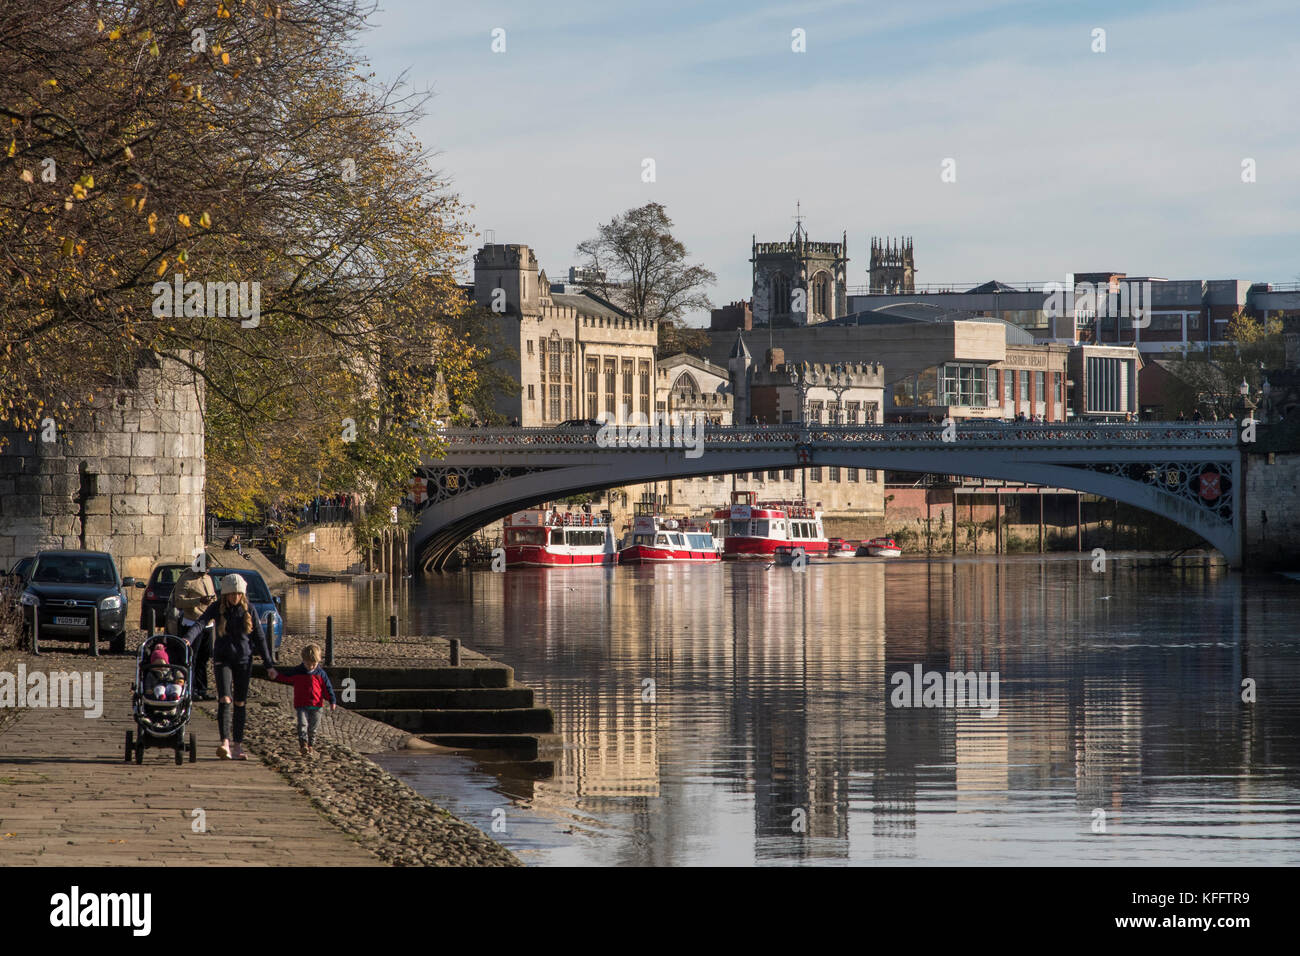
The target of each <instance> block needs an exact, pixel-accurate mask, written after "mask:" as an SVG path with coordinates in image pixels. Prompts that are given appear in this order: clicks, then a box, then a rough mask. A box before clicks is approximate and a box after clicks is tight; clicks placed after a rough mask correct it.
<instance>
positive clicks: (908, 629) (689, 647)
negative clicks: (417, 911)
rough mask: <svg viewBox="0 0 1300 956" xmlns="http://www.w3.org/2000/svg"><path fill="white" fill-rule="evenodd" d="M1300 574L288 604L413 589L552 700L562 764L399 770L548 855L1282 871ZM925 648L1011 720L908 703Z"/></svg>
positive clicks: (798, 584) (1295, 703) (437, 624)
mask: <svg viewBox="0 0 1300 956" xmlns="http://www.w3.org/2000/svg"><path fill="white" fill-rule="evenodd" d="M1297 587H1298V585H1297V584H1296V582H1294V581H1288V580H1286V579H1284V578H1280V577H1251V578H1242V577H1240V576H1236V575H1226V574H1221V573H1215V572H1206V571H1202V570H1196V571H1189V572H1178V571H1173V570H1168V569H1165V570H1157V569H1147V570H1136V569H1134V568H1132V567H1131V566H1130V567H1122V566H1116V565H1115V563H1114V558H1113V556H1112V564H1111V566H1110V568H1109V570H1108V571H1107V572H1106V573H1103V574H1094V573H1092V572H1091V571H1090V569H1089V561H1076V560H1073V559H1066V558H1053V559H1049V560H1040V559H1038V558H1037V557H1036V556H1035V557H1034V558H1032V559H1031V558H1014V557H1012V558H1002V559H993V558H983V559H972V560H965V561H960V560H959V561H954V562H934V563H927V562H913V561H899V562H893V563H885V562H874V561H854V560H841V561H837V562H832V563H828V564H816V565H812V566H810V567H809V568H808V569H807V571H805V572H803V573H799V572H795V571H793V570H791V569H789V568H774V569H771V570H765V569H764V568H763V566H762V565H761V564H747V563H746V564H726V565H721V566H714V567H704V566H700V567H672V566H663V567H638V568H619V569H574V570H570V571H556V570H549V571H548V570H543V569H526V570H519V571H511V572H509V573H506V574H492V573H490V572H481V573H477V572H476V573H466V574H461V575H452V576H446V577H444V578H441V579H437V578H431V579H427V580H415V581H408V582H401V583H399V584H398V585H397V586H396V587H395V588H392V589H388V588H381V587H376V586H356V587H355V588H352V587H349V586H346V585H325V586H312V587H311V588H310V589H303V590H302V591H297V592H290V595H289V596H288V600H287V601H286V606H287V616H288V620H289V625H290V628H291V629H294V630H313V629H314V630H315V631H316V632H317V633H319V632H320V631H321V630H323V627H324V615H325V614H326V613H329V614H333V615H334V617H335V620H336V626H339V627H342V628H347V629H353V628H364V627H372V628H375V629H376V630H379V631H380V632H381V633H382V632H383V631H384V630H385V629H386V627H387V623H386V622H387V617H388V614H389V613H392V612H393V610H394V609H396V613H397V614H398V615H399V617H400V618H401V619H402V621H403V628H404V630H413V631H415V632H424V633H446V634H451V635H458V636H461V637H462V638H463V639H464V640H465V641H466V642H467V643H468V644H469V646H471V647H473V648H474V649H475V650H478V651H480V652H482V653H485V654H487V655H489V656H491V657H495V658H497V659H499V660H502V661H505V662H507V663H509V664H511V665H513V666H514V667H515V669H516V675H517V678H518V679H519V680H520V681H521V682H522V683H525V684H528V685H530V686H532V687H533V688H535V689H536V690H537V692H538V696H539V698H540V700H541V701H542V702H543V703H544V704H545V705H547V706H550V707H552V708H553V709H554V710H555V713H556V724H557V729H558V730H559V731H560V732H561V733H562V734H563V735H564V737H565V738H566V741H567V744H568V746H567V747H566V750H565V751H564V753H563V755H562V756H561V757H560V758H559V759H558V762H557V765H556V768H555V774H554V777H553V778H551V779H548V780H538V781H530V782H528V783H527V784H520V783H518V782H517V781H514V780H511V779H510V778H509V777H508V776H501V775H492V774H491V773H483V774H470V775H468V776H467V774H466V773H465V769H464V765H463V764H458V763H455V762H451V761H447V760H445V759H444V760H439V759H438V758H409V757H408V758H402V761H401V766H400V767H398V766H396V765H393V766H394V769H395V770H397V771H398V772H401V773H402V774H403V775H405V776H406V777H407V778H408V779H409V780H411V781H412V784H413V785H415V786H417V787H419V788H420V789H422V790H423V791H424V792H426V793H428V794H429V795H430V796H431V797H433V798H434V799H435V800H441V801H442V802H444V803H446V804H447V805H448V806H449V807H451V809H453V810H454V811H455V812H457V813H460V814H461V815H462V816H465V817H466V818H468V819H471V820H472V821H473V822H475V823H477V824H478V825H480V826H482V827H484V828H485V829H487V828H489V827H490V824H491V810H492V809H493V808H494V807H497V806H500V805H503V804H505V803H508V802H511V801H510V800H509V799H508V798H513V802H512V807H511V810H510V815H511V819H512V820H516V821H519V822H520V825H519V827H517V828H516V830H514V831H512V832H510V833H507V834H506V835H504V836H502V839H503V840H504V842H506V843H508V844H511V845H513V846H516V847H518V848H519V850H520V852H521V853H523V854H524V855H525V857H526V858H527V859H528V860H529V861H530V862H536V863H558V862H565V863H623V864H684V863H708V862H712V863H734V864H753V863H798V862H808V863H823V864H824V863H862V862H868V861H872V860H886V861H901V862H919V863H934V862H969V863H1017V862H1033V863H1096V864H1113V863H1198V864H1207V863H1247V864H1249V863H1274V864H1277V863H1284V862H1297V861H1300V851H1297V849H1296V844H1295V843H1294V842H1293V841H1294V838H1295V837H1296V836H1297V835H1298V834H1300V831H1298V830H1297V822H1298V821H1300V813H1298V811H1297V804H1298V803H1300V799H1298V788H1297V765H1298V763H1300V747H1298V745H1297V732H1296V728H1297V720H1296V718H1297V717H1298V716H1300V690H1298V689H1297V687H1298V684H1297V680H1296V678H1297V676H1300V674H1297V671H1300V649H1297V646H1296V637H1295V635H1296V632H1297V631H1298V630H1300V627H1297V624H1298V623H1300V614H1298V613H1297V611H1296V595H1297V593H1298V592H1297V591H1296V588H1297ZM918 664H919V665H920V666H921V668H922V670H923V671H939V672H945V671H962V672H966V671H988V672H996V673H997V674H998V675H999V678H1000V681H999V701H998V709H997V715H996V716H992V717H988V716H981V714H980V712H979V711H978V710H975V709H951V708H915V709H908V708H897V707H894V706H891V705H890V703H889V691H890V682H889V681H890V675H891V674H893V673H895V672H897V671H911V670H912V669H913V667H914V666H915V665H918ZM1244 678H1251V679H1253V680H1254V681H1255V682H1256V684H1257V687H1258V695H1259V696H1258V700H1257V702H1255V703H1253V704H1247V703H1243V701H1242V699H1241V694H1242V689H1241V688H1242V681H1243V679H1244ZM485 769H486V770H490V769H491V768H485ZM1098 811H1103V812H1104V815H1101V816H1099V814H1098ZM1099 822H1100V823H1101V824H1102V825H1103V826H1104V830H1103V831H1102V832H1095V828H1096V827H1097V826H1098V823H1099Z"/></svg>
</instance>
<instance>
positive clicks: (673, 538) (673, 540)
mask: <svg viewBox="0 0 1300 956" xmlns="http://www.w3.org/2000/svg"><path fill="white" fill-rule="evenodd" d="M668 541H669V543H670V544H671V545H672V546H673V547H675V548H684V547H686V539H685V538H684V537H682V535H680V534H670V535H669V536H668Z"/></svg>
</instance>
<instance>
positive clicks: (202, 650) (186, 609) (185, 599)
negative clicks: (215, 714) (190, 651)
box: [163, 564, 217, 700]
mask: <svg viewBox="0 0 1300 956" xmlns="http://www.w3.org/2000/svg"><path fill="white" fill-rule="evenodd" d="M205 567H206V564H205ZM216 597H217V591H216V588H214V587H213V586H212V578H210V577H208V572H207V571H206V570H204V571H199V570H197V569H196V568H195V567H194V565H190V566H189V567H188V568H186V569H185V570H184V571H182V572H181V574H180V577H178V578H177V579H176V584H175V586H173V587H172V595H171V597H170V598H169V599H168V602H167V610H166V612H165V614H164V616H163V620H164V621H165V622H166V624H167V630H168V631H170V632H171V633H172V634H185V633H186V632H187V631H188V630H189V629H190V628H191V627H193V626H194V622H195V621H197V620H198V619H199V618H200V617H202V616H203V612H204V611H206V610H207V609H208V608H209V607H211V606H212V602H213V601H214V600H216ZM189 644H190V646H191V647H193V648H194V675H193V688H194V699H195V700H212V699H213V698H212V694H210V693H209V692H208V661H210V660H212V632H211V631H210V630H208V629H206V628H205V629H204V630H203V631H202V632H201V633H200V636H199V639H198V643H197V644H196V643H195V642H194V641H192V640H191V641H189Z"/></svg>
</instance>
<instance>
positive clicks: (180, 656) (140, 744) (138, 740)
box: [125, 634, 198, 764]
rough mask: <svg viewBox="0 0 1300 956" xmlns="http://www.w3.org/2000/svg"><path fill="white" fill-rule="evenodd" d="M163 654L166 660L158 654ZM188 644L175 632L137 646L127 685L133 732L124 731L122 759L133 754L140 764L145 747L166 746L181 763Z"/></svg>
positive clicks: (194, 747) (193, 752)
mask: <svg viewBox="0 0 1300 956" xmlns="http://www.w3.org/2000/svg"><path fill="white" fill-rule="evenodd" d="M160 649H161V650H162V651H163V652H164V653H165V657H166V660H163V659H162V656H161V655H159V656H158V658H157V659H156V660H155V656H156V655H157V652H158V651H159V650H160ZM192 657H193V651H192V649H191V648H190V645H189V644H188V643H187V642H186V641H185V640H184V639H183V638H180V637H177V636H176V635H175V634H155V635H154V636H152V637H150V638H149V639H148V640H146V641H145V642H144V643H143V644H141V645H140V651H139V654H138V655H137V657H136V662H135V683H134V684H132V685H131V713H132V716H133V717H134V718H135V728H136V729H135V732H134V733H132V732H131V731H129V730H128V731H127V732H126V757H125V759H126V762H127V763H130V762H131V755H132V754H134V755H135V762H136V763H138V764H139V763H144V751H145V748H146V747H166V748H170V749H171V750H174V751H175V752H176V763H177V764H181V763H184V762H185V750H186V746H185V728H186V727H188V726H189V723H190V685H191V677H192V676H193V675H192V674H191V670H192V669H193V659H192ZM189 753H190V763H193V762H194V761H195V760H196V759H197V758H198V744H197V742H196V741H195V739H194V735H193V734H190V740H189Z"/></svg>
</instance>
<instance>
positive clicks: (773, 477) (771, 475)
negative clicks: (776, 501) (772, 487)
mask: <svg viewBox="0 0 1300 956" xmlns="http://www.w3.org/2000/svg"><path fill="white" fill-rule="evenodd" d="M767 480H768V481H780V480H781V472H779V471H769V472H768V473H767Z"/></svg>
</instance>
